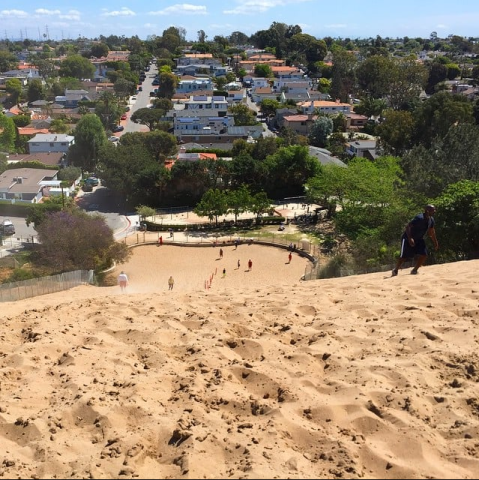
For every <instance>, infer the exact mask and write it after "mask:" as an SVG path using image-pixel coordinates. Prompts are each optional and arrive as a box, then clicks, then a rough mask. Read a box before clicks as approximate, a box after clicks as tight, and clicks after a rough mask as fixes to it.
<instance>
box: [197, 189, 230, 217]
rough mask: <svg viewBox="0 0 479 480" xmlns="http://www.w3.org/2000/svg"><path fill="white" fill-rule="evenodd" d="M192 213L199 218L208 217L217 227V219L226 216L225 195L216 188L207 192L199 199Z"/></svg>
mask: <svg viewBox="0 0 479 480" xmlns="http://www.w3.org/2000/svg"><path fill="white" fill-rule="evenodd" d="M193 212H194V213H196V215H198V216H199V217H208V218H209V219H210V221H212V220H215V223H216V225H218V217H220V216H221V215H226V213H227V212H228V202H227V197H226V193H225V192H223V191H221V190H219V189H217V188H216V189H211V190H208V191H207V192H206V193H205V194H204V195H203V197H201V200H200V202H199V203H198V204H197V205H196V207H195V208H194V209H193Z"/></svg>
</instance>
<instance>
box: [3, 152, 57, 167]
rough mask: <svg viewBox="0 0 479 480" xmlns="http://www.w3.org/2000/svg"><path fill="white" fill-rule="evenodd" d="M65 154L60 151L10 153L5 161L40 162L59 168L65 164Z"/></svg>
mask: <svg viewBox="0 0 479 480" xmlns="http://www.w3.org/2000/svg"><path fill="white" fill-rule="evenodd" d="M65 158H66V155H65V154H64V153H62V152H48V153H45V152H43V153H10V154H8V155H7V163H8V164H11V163H19V162H22V163H23V162H40V163H42V164H43V165H48V166H56V167H58V168H61V167H63V166H65V165H66V163H65Z"/></svg>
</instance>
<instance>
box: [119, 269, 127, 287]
mask: <svg viewBox="0 0 479 480" xmlns="http://www.w3.org/2000/svg"><path fill="white" fill-rule="evenodd" d="M118 285H120V289H121V291H122V292H123V291H124V290H125V288H126V287H127V285H128V276H127V274H126V273H125V272H124V271H123V270H122V271H121V273H120V275H118Z"/></svg>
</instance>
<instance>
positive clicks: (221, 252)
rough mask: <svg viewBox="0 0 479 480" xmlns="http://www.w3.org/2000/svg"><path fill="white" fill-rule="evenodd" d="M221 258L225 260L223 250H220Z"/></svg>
mask: <svg viewBox="0 0 479 480" xmlns="http://www.w3.org/2000/svg"><path fill="white" fill-rule="evenodd" d="M220 258H223V249H222V248H220Z"/></svg>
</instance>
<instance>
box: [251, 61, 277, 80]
mask: <svg viewBox="0 0 479 480" xmlns="http://www.w3.org/2000/svg"><path fill="white" fill-rule="evenodd" d="M254 74H255V75H256V76H257V77H262V78H271V77H273V70H271V67H270V66H269V65H267V64H265V63H258V64H256V65H255V66H254Z"/></svg>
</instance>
